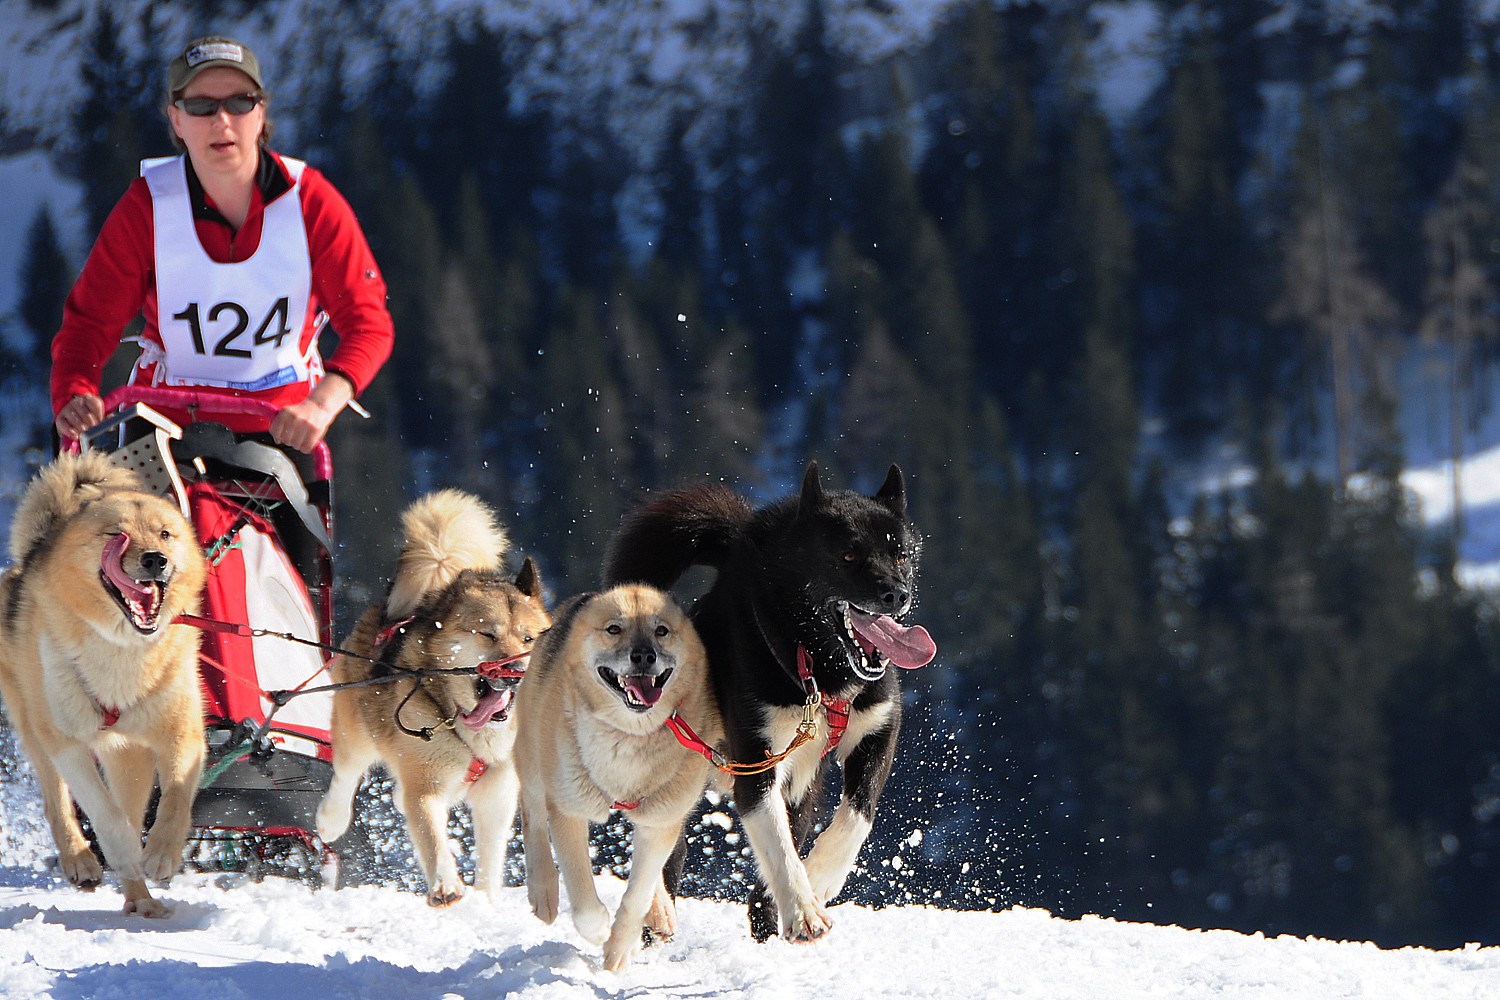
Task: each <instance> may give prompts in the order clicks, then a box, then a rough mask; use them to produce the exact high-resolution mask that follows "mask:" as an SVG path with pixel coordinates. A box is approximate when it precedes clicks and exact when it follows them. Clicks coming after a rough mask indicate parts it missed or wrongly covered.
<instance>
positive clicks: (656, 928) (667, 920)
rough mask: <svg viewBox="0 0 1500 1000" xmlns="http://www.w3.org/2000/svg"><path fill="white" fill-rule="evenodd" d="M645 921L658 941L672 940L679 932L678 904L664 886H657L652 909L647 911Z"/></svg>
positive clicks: (647, 927)
mask: <svg viewBox="0 0 1500 1000" xmlns="http://www.w3.org/2000/svg"><path fill="white" fill-rule="evenodd" d="M644 923H645V925H646V930H648V931H650V932H651V936H652V937H653V938H654V939H655V940H657V941H670V940H672V937H673V936H674V935H675V934H676V933H677V905H676V904H675V903H673V902H672V897H671V896H670V895H669V894H668V893H667V890H666V888H665V887H664V886H660V885H658V886H657V887H656V896H655V898H653V899H652V900H651V909H649V910H647V911H646V918H645V920H644Z"/></svg>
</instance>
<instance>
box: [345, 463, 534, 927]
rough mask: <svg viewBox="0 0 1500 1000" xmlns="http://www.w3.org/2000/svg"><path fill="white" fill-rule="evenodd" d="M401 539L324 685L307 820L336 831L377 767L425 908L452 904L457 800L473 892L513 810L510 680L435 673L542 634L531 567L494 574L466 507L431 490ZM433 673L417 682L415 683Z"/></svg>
mask: <svg viewBox="0 0 1500 1000" xmlns="http://www.w3.org/2000/svg"><path fill="white" fill-rule="evenodd" d="M402 526H403V529H404V533H405V539H404V543H403V547H402V549H401V555H400V557H399V559H398V562H397V567H396V575H395V578H394V580H393V581H392V583H391V589H390V593H389V594H388V595H387V597H386V599H385V601H384V602H382V603H381V604H377V605H374V606H372V607H371V608H369V609H368V610H367V611H366V612H365V613H364V615H363V616H362V617H361V618H360V620H359V622H358V624H357V625H355V627H354V631H353V633H352V634H351V635H350V637H349V640H348V641H347V642H346V643H345V649H346V650H347V653H343V654H340V655H339V656H336V657H335V658H334V659H333V661H332V662H331V663H330V664H329V673H330V674H331V675H332V677H333V679H334V681H335V682H336V683H339V684H347V683H359V682H362V681H369V680H376V681H379V682H378V683H374V684H370V685H368V686H362V687H348V688H343V689H341V690H339V691H337V692H336V693H335V695H334V702H333V722H332V726H331V732H332V735H333V780H332V781H331V782H330V784H329V788H328V792H327V794H325V795H324V797H323V801H322V802H321V803H320V804H319V806H318V814H317V828H318V835H319V836H320V837H322V838H323V840H324V841H325V842H330V843H331V842H333V841H335V840H337V839H338V838H339V837H341V836H342V835H343V833H344V831H345V830H347V829H348V827H349V823H350V820H351V818H352V817H351V803H352V799H353V796H354V793H355V791H356V790H357V789H358V788H359V783H360V780H361V778H363V776H364V774H365V772H366V771H367V770H368V769H369V768H371V767H373V766H374V765H375V764H376V763H382V762H383V763H384V764H385V766H386V768H387V769H388V771H389V772H390V775H391V777H392V778H393V779H394V781H395V785H396V805H397V807H398V808H399V809H400V811H401V813H402V815H403V817H404V818H405V820H406V828H407V832H408V833H409V834H410V836H411V842H412V848H413V850H414V852H415V854H416V856H417V862H418V864H419V865H420V866H421V869H422V875H423V877H424V878H425V880H426V882H427V890H428V894H427V902H428V903H429V904H431V905H432V906H447V905H449V904H450V903H453V902H456V901H457V900H458V899H460V898H461V897H462V896H463V895H464V885H463V882H462V880H461V879H460V877H459V874H458V867H457V865H456V863H455V861H454V858H453V854H452V852H451V851H450V850H449V848H448V837H447V829H448V811H449V809H450V808H451V807H452V806H454V805H456V804H458V803H459V802H461V801H464V800H467V802H468V804H469V810H470V813H471V816H472V818H473V822H474V841H475V853H476V855H477V864H476V866H475V879H474V884H475V888H477V889H479V890H480V891H483V892H489V891H490V890H492V889H493V888H496V887H498V886H499V885H500V884H501V881H502V878H503V874H504V864H505V848H506V845H507V843H508V842H509V840H510V835H511V827H512V825H513V823H514V821H515V815H516V804H517V795H518V788H517V778H516V770H515V762H514V760H513V759H512V754H511V750H512V747H513V746H514V744H515V728H514V727H513V726H512V725H511V723H510V721H509V713H510V709H511V707H512V701H513V699H514V696H515V691H516V680H515V677H514V676H513V675H504V674H495V673H493V672H492V676H490V677H487V676H485V674H484V673H459V672H453V673H444V671H461V670H463V669H464V668H472V667H476V666H479V665H482V664H492V663H498V662H501V661H506V660H509V659H511V658H512V657H517V656H524V655H525V654H527V653H528V652H529V651H530V649H531V646H532V643H533V642H534V641H535V640H536V638H537V637H538V636H540V635H541V634H542V633H543V632H545V631H546V630H547V628H548V626H549V625H550V624H551V622H550V619H549V617H548V615H547V612H546V609H545V608H544V607H543V604H542V582H541V578H540V576H539V575H538V573H537V569H536V565H535V563H533V562H532V560H531V559H529V558H528V559H526V560H525V561H524V562H523V563H522V565H521V568H520V570H519V571H518V572H517V573H516V575H515V576H514V577H513V578H512V577H510V576H508V575H507V574H506V572H505V571H504V569H503V560H504V557H505V553H506V550H507V548H508V547H509V539H508V538H507V536H506V533H505V531H504V530H503V529H502V528H501V527H500V525H499V524H498V523H497V522H496V520H495V517H494V514H493V513H492V512H491V511H490V510H489V508H487V507H486V506H485V505H484V504H483V503H481V502H480V501H479V500H478V499H477V498H475V497H473V496H470V495H469V494H466V493H463V492H460V491H458V490H441V491H438V492H436V493H432V494H429V495H427V496H426V497H423V498H422V499H421V500H418V501H417V502H416V503H414V504H413V505H412V506H411V507H409V508H408V509H407V511H406V512H405V513H404V514H403V515H402ZM424 671H425V672H432V671H436V672H437V673H429V674H426V675H424V674H423V672H424Z"/></svg>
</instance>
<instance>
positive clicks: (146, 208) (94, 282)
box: [51, 177, 155, 414]
mask: <svg viewBox="0 0 1500 1000" xmlns="http://www.w3.org/2000/svg"><path fill="white" fill-rule="evenodd" d="M152 248H153V244H152V219H151V191H150V189H149V188H147V187H146V182H145V180H143V179H142V178H139V177H137V178H136V179H135V180H134V181H132V182H131V183H130V187H129V188H127V189H126V191H125V195H124V197H122V198H121V199H120V200H119V202H118V203H116V205H115V207H114V209H112V210H111V211H110V213H109V217H108V218H107V219H105V220H104V226H103V228H101V229H100V230H99V238H98V239H97V240H95V241H94V247H93V249H92V250H90V251H89V256H88V260H87V261H85V262H84V265H83V271H82V273H80V274H79V276H78V280H77V281H76V282H75V283H74V285H73V290H72V291H71V292H70V293H69V294H68V299H67V301H66V302H65V303H64V304H63V321H62V326H61V328H59V330H58V331H57V336H56V337H54V338H53V340H52V386H51V390H52V412H53V413H54V414H56V413H57V412H58V411H59V410H61V409H62V408H63V407H64V406H65V405H67V403H68V401H69V400H70V399H72V398H73V397H74V396H77V395H82V394H87V393H97V392H98V391H99V379H100V374H101V372H102V371H103V368H104V363H105V362H106V361H108V360H109V358H110V355H112V354H113V353H114V352H115V348H117V347H118V346H119V345H120V334H121V333H122V332H123V331H124V329H125V327H126V325H127V324H128V323H130V321H131V320H133V319H135V317H136V316H137V315H138V314H139V313H140V311H141V307H142V306H143V305H144V303H145V301H146V294H147V291H148V289H150V288H151V287H152V283H153V281H154V278H153V269H154V267H155V261H154V252H153V249H152Z"/></svg>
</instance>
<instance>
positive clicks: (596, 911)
mask: <svg viewBox="0 0 1500 1000" xmlns="http://www.w3.org/2000/svg"><path fill="white" fill-rule="evenodd" d="M573 926H574V927H576V928H577V929H578V933H579V934H581V935H583V939H584V940H585V941H587V942H588V943H589V944H594V945H599V944H603V943H604V939H605V938H606V937H608V936H609V911H608V910H606V909H605V908H604V904H603V903H601V902H599V901H598V900H597V899H591V900H588V901H586V902H584V903H582V904H579V903H574V904H573Z"/></svg>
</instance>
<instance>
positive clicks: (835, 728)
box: [797, 646, 849, 757]
mask: <svg viewBox="0 0 1500 1000" xmlns="http://www.w3.org/2000/svg"><path fill="white" fill-rule="evenodd" d="M797 674H798V676H800V677H801V678H802V686H803V687H805V688H807V693H808V694H809V695H811V694H813V693H814V692H816V693H817V695H818V701H820V702H821V703H822V705H823V711H824V712H825V713H826V714H827V716H828V745H827V746H825V747H824V748H823V756H824V757H827V756H828V755H829V754H831V753H833V751H834V750H835V749H837V748H838V745H839V741H840V740H842V739H843V738H844V730H846V729H848V728H849V699H848V698H835V697H834V696H833V695H831V694H828V693H827V692H825V691H819V690H818V682H817V681H815V680H813V675H812V654H811V653H809V652H808V651H807V647H806V646H798V647H797Z"/></svg>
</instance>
